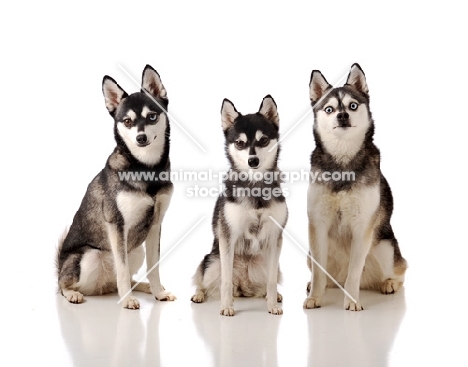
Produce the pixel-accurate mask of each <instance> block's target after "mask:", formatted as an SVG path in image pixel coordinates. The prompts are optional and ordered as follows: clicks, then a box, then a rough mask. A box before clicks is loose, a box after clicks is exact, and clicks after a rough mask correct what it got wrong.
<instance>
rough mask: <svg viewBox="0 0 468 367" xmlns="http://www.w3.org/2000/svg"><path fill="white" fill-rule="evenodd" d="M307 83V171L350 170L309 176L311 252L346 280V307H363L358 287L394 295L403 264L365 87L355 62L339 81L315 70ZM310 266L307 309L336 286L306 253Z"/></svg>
mask: <svg viewBox="0 0 468 367" xmlns="http://www.w3.org/2000/svg"><path fill="white" fill-rule="evenodd" d="M309 87H310V100H311V103H312V109H313V111H314V116H315V121H314V127H313V133H314V138H315V145H316V146H315V149H314V151H313V152H312V155H311V174H313V176H314V177H318V175H320V174H322V173H324V172H328V173H329V174H330V173H335V172H339V173H343V172H352V173H354V177H353V179H352V180H351V179H346V180H343V177H344V176H341V178H342V179H341V180H327V181H326V180H313V181H312V180H311V182H310V184H309V190H308V196H307V204H308V218H309V244H310V255H311V256H313V258H314V259H315V260H316V261H317V262H318V263H319V264H320V265H321V266H322V267H323V268H325V269H326V270H327V271H328V273H330V275H331V276H332V277H333V278H335V280H336V281H337V282H338V283H339V284H341V285H342V286H344V289H345V290H346V292H347V295H346V296H345V299H344V308H345V309H347V310H351V311H361V310H363V305H362V303H361V301H360V298H359V290H360V289H377V290H380V291H381V292H382V293H384V294H391V293H394V292H396V291H398V290H399V289H400V288H401V287H402V285H403V282H404V279H405V272H406V268H407V264H406V260H405V259H404V258H403V257H402V255H401V252H400V248H399V245H398V241H397V239H396V238H395V235H394V233H393V229H392V226H391V224H390V218H391V215H392V211H393V197H392V192H391V190H390V186H389V184H388V182H387V180H386V179H385V177H384V176H383V174H382V172H381V170H380V151H379V149H378V148H377V147H376V146H375V144H374V142H373V137H374V121H373V119H372V115H371V112H370V109H369V89H368V86H367V82H366V78H365V75H364V72H363V71H362V69H361V67H360V66H359V65H358V64H354V65H353V66H352V67H351V70H350V72H349V75H348V79H347V81H346V84H345V85H344V86H343V87H339V88H333V87H332V86H331V85H330V84H329V83H328V82H327V80H326V79H325V77H324V76H323V75H322V73H321V72H320V71H318V70H314V71H313V72H312V76H311V80H310V85H309ZM308 266H309V268H310V269H311V280H310V282H309V283H308V286H307V291H308V296H307V298H306V300H305V301H304V308H318V307H321V305H322V298H323V295H324V293H325V289H326V288H327V286H334V285H335V284H334V283H333V282H331V281H330V280H327V277H326V274H325V273H324V272H323V271H322V270H321V269H320V268H319V267H318V266H317V265H316V264H312V261H311V259H310V257H309V258H308ZM349 296H351V297H349Z"/></svg>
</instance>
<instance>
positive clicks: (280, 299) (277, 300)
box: [276, 292, 283, 302]
mask: <svg viewBox="0 0 468 367" xmlns="http://www.w3.org/2000/svg"><path fill="white" fill-rule="evenodd" d="M276 302H283V296H282V294H281V293H280V292H278V293H277V295H276Z"/></svg>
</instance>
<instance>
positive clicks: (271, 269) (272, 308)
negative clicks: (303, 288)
mask: <svg viewBox="0 0 468 367" xmlns="http://www.w3.org/2000/svg"><path fill="white" fill-rule="evenodd" d="M282 245H283V237H282V236H281V235H280V236H279V238H278V240H277V241H272V242H271V243H270V244H269V254H268V284H267V296H266V298H267V307H268V312H269V313H271V314H273V315H282V314H283V310H282V308H281V307H280V306H279V305H278V271H279V270H278V268H279V256H280V253H281V247H282Z"/></svg>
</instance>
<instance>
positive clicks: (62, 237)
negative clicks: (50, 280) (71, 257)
mask: <svg viewBox="0 0 468 367" xmlns="http://www.w3.org/2000/svg"><path fill="white" fill-rule="evenodd" d="M69 230H70V227H66V228H65V229H64V230H63V232H62V234H61V235H60V237H59V239H58V244H57V251H56V254H55V269H56V271H57V277H58V276H59V274H60V261H59V259H60V253H61V252H62V247H63V242H64V241H65V238H67V235H68V231H69Z"/></svg>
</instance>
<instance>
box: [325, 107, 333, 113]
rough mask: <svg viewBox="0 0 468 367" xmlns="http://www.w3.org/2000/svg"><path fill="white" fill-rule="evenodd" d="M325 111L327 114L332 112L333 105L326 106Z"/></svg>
mask: <svg viewBox="0 0 468 367" xmlns="http://www.w3.org/2000/svg"><path fill="white" fill-rule="evenodd" d="M325 112H326V113H328V114H330V113H332V112H333V107H331V106H328V107H326V108H325Z"/></svg>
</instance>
